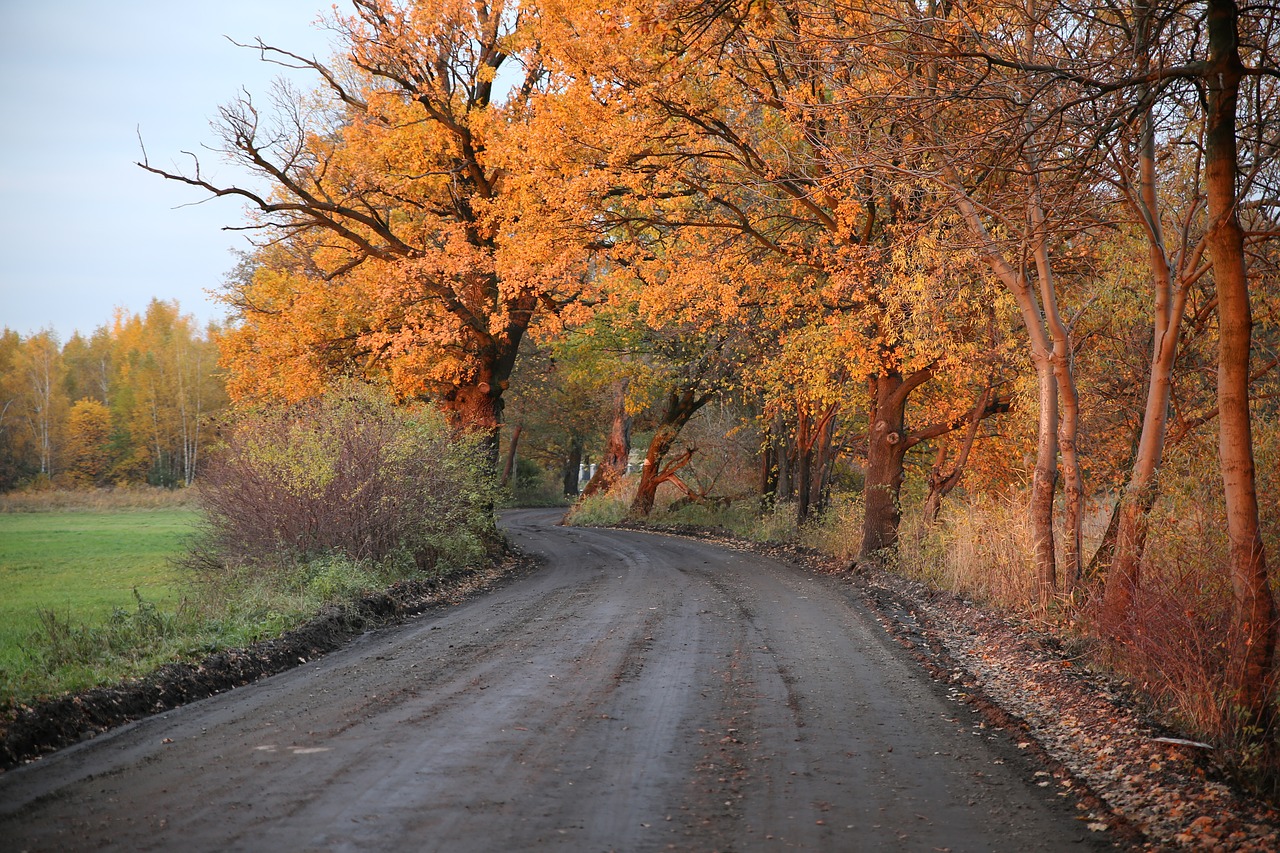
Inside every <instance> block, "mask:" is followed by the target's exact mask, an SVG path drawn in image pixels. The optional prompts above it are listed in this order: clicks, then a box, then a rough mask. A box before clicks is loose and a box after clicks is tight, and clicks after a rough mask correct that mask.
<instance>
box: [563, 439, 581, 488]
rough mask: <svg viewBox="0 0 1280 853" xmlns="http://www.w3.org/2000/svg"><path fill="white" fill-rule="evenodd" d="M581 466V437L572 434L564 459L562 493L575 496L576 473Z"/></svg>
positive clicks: (576, 485) (576, 486)
mask: <svg viewBox="0 0 1280 853" xmlns="http://www.w3.org/2000/svg"><path fill="white" fill-rule="evenodd" d="M581 467H582V439H581V438H578V437H577V436H574V437H573V438H572V439H570V441H569V453H568V455H567V456H566V458H565V461H564V493H565V495H566V496H571V497H572V496H577V494H578V474H579V472H580V469H581Z"/></svg>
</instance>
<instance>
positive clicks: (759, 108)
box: [540, 2, 937, 559]
mask: <svg viewBox="0 0 1280 853" xmlns="http://www.w3.org/2000/svg"><path fill="white" fill-rule="evenodd" d="M802 5H803V4H786V3H781V4H768V5H766V6H760V7H758V8H757V7H755V6H754V5H750V4H741V5H739V4H725V5H718V6H716V7H714V8H712V7H708V6H706V5H705V4H699V3H693V2H691V3H682V4H673V5H669V6H668V7H666V8H665V9H664V10H663V13H662V14H658V13H657V12H656V10H654V9H653V8H651V7H650V6H648V5H647V4H642V3H641V4H615V5H614V6H611V7H610V8H609V9H608V10H591V9H582V8H581V7H578V6H576V5H573V4H567V3H556V2H548V3H546V4H544V5H543V6H542V17H541V22H542V29H541V30H540V34H541V35H542V37H543V42H544V44H545V45H546V52H547V55H548V56H549V57H552V56H553V57H554V58H555V60H556V61H557V62H559V63H561V64H562V65H563V67H565V68H566V69H567V71H566V74H567V76H568V77H569V78H570V80H571V83H570V84H569V85H567V86H566V87H565V88H564V90H563V91H561V92H558V93H557V97H556V98H555V99H549V100H548V102H547V103H546V104H544V105H543V112H544V113H545V114H547V115H549V116H550V118H549V119H548V120H549V121H551V122H554V123H555V124H556V126H558V127H562V128H564V131H565V132H563V133H561V134H560V136H559V142H558V144H557V145H556V146H554V147H551V148H549V149H548V150H547V151H546V152H545V153H544V158H545V159H546V160H547V161H548V162H546V163H545V164H544V165H542V168H543V169H544V170H545V171H546V172H548V173H549V174H554V175H557V176H558V177H560V178H561V179H562V180H563V181H564V185H565V186H567V187H568V189H567V191H566V193H565V195H566V197H567V198H568V199H569V200H570V201H571V202H573V203H577V204H580V205H581V206H582V207H583V209H584V213H582V214H581V215H580V219H581V222H582V224H583V226H584V227H586V228H588V229H592V231H593V233H594V234H595V236H596V240H595V242H596V243H597V245H600V246H603V247H605V248H606V249H608V250H609V252H610V255H611V258H612V259H613V262H615V263H622V264H626V263H641V262H648V259H649V258H653V259H655V261H656V262H659V263H666V264H667V265H668V267H669V268H670V269H671V270H672V272H671V274H670V275H666V276H664V277H662V278H661V279H656V278H653V279H652V281H653V282H654V285H653V286H654V287H655V288H656V289H657V290H660V291H661V292H666V293H670V294H672V298H679V299H700V301H701V304H702V305H703V306H704V307H707V308H708V310H709V313H710V314H711V315H715V314H717V313H720V314H726V313H731V312H732V310H733V309H741V311H740V313H739V315H738V320H739V321H742V320H744V319H745V321H746V322H747V323H749V324H750V325H751V326H752V327H753V328H754V329H755V330H757V331H759V330H760V329H761V327H762V326H772V327H774V328H782V327H785V326H786V325H788V324H789V323H793V322H794V323H797V324H798V325H804V324H805V323H806V322H807V321H808V319H809V318H810V317H811V316H813V315H814V314H817V315H822V314H826V313H841V312H848V311H854V312H858V313H859V316H860V318H861V319H862V320H863V321H866V322H870V328H868V329H866V330H864V331H863V332H862V334H861V336H860V341H861V342H862V343H865V347H864V349H863V350H862V351H863V352H866V353H873V354H874V356H873V357H872V358H866V359H862V361H863V363H864V364H869V365H871V367H870V370H869V373H868V376H869V378H870V380H871V381H872V382H873V383H875V385H876V387H875V388H873V391H872V393H871V394H870V395H869V396H870V403H871V405H872V406H873V407H875V408H876V410H875V411H873V412H872V413H871V416H870V417H871V423H872V425H873V426H874V427H876V429H873V430H872V437H871V439H870V440H869V441H868V444H867V447H868V457H869V458H868V471H869V472H870V477H869V480H868V495H869V496H873V497H871V498H870V500H869V501H868V506H867V515H868V522H867V528H866V531H867V535H865V536H864V557H865V558H868V559H870V558H871V557H872V555H875V554H878V553H879V552H880V551H882V550H883V549H886V548H891V547H892V546H893V543H894V537H895V535H896V528H897V518H898V512H899V510H898V503H899V501H898V490H899V489H900V486H901V480H902V471H901V468H900V464H901V462H902V456H901V454H899V453H897V452H896V451H895V450H894V447H893V442H894V441H895V440H896V439H897V438H899V437H900V433H899V431H897V430H894V429H892V428H891V426H890V425H891V424H895V423H897V422H898V421H900V420H901V419H902V416H903V413H904V412H905V406H906V405H907V402H908V400H909V399H910V397H911V394H912V393H913V392H915V391H916V390H917V389H918V388H919V387H920V386H921V385H922V384H924V383H926V382H928V381H929V380H930V379H932V378H933V377H934V376H935V371H936V369H937V365H936V364H934V362H933V359H932V358H931V357H928V356H924V355H923V354H922V352H923V351H920V352H916V351H912V346H913V344H914V343H915V339H914V338H911V337H910V336H906V337H904V336H900V335H899V334H898V333H897V331H896V329H897V328H899V327H900V326H901V325H902V317H901V316H900V315H899V314H897V313H896V312H897V311H898V308H899V306H900V300H898V299H896V298H895V297H894V296H892V294H893V293H894V292H895V290H896V282H895V281H894V280H893V277H892V275H891V274H890V273H889V272H888V271H887V270H888V269H889V265H888V264H887V263H886V262H885V261H886V258H887V257H888V253H889V252H890V247H891V244H892V243H893V239H894V238H893V237H892V236H891V235H892V234H894V233H895V232H896V233H897V234H899V235H905V234H907V233H910V232H911V230H912V228H913V227H914V226H915V225H917V224H919V223H924V222H928V221H930V220H931V219H932V218H933V215H934V213H933V212H934V209H935V207H936V205H934V204H933V200H932V199H930V198H929V197H928V196H927V195H926V194H922V193H920V192H917V191H914V190H913V191H907V192H902V193H898V192H895V191H894V190H893V188H892V187H890V186H888V185H885V184H883V183H878V182H877V181H876V180H874V175H873V173H871V172H870V171H868V170H865V169H861V168H858V167H853V166H850V162H851V158H850V157H847V156H843V152H845V151H847V150H848V149H849V148H850V146H851V145H853V144H854V142H855V141H858V140H860V139H861V138H862V137H863V136H864V135H865V134H867V133H878V132H892V131H891V128H892V126H893V124H894V118H893V117H892V116H889V115H885V114H884V113H883V112H879V113H878V112H875V111H862V112H858V113H857V114H856V115H851V116H847V117H835V118H833V115H834V113H832V112H830V111H828V112H827V113H826V114H821V113H820V111H819V110H818V109H816V107H817V106H818V105H822V106H826V107H829V106H830V105H831V104H832V103H833V102H834V101H835V100H837V99H838V95H837V94H836V89H837V87H838V86H840V85H844V84H845V83H846V82H848V79H849V78H848V76H847V75H845V76H843V77H841V75H840V74H839V73H836V72H835V71H834V70H833V69H836V68H837V67H840V66H842V59H841V57H842V56H843V54H842V52H841V49H840V44H841V43H840V42H839V41H838V40H837V39H835V38H833V36H832V28H837V29H838V28H839V27H840V26H842V23H841V21H840V20H839V19H838V17H833V16H829V15H828V16H825V17H824V16H821V15H814V16H806V15H804V14H800V11H801V9H800V7H801V6H802ZM805 9H806V10H807V9H808V7H807V6H806V7H805ZM810 107H815V109H810ZM557 111H560V112H557ZM567 115H572V116H573V121H572V122H570V121H568V120H567V119H566V116H567ZM603 140H607V144H602V141H603ZM676 255H679V257H680V258H681V263H674V262H672V258H673V257H674V256H676ZM730 282H731V283H732V284H729V285H727V284H726V283H730ZM810 312H812V313H810ZM925 349H927V347H926V348H925ZM798 378H799V379H801V381H803V377H798ZM879 385H884V386H885V388H884V389H879V387H878V386H879ZM890 389H892V390H890ZM881 390H883V391H884V393H880V391H881ZM880 407H887V408H883V409H881V408H880Z"/></svg>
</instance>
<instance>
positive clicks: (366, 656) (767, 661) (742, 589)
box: [0, 510, 1109, 851]
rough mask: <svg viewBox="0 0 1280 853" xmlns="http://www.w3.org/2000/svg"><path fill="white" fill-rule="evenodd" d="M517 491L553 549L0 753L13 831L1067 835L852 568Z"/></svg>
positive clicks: (301, 836) (534, 837) (376, 840)
mask: <svg viewBox="0 0 1280 853" xmlns="http://www.w3.org/2000/svg"><path fill="white" fill-rule="evenodd" d="M557 518H558V513H556V512H555V511H545V510H527V511H520V512H515V513H511V514H508V515H507V516H506V522H505V523H506V527H507V529H508V531H509V535H510V537H511V539H512V541H513V542H514V544H516V545H517V546H518V547H520V548H522V549H523V550H525V551H526V552H529V553H531V554H535V555H538V556H540V557H541V558H542V559H543V562H544V564H543V567H542V568H541V569H539V570H538V571H535V572H532V573H530V574H527V575H525V576H523V577H521V578H519V579H518V580H516V581H514V582H512V583H509V584H505V585H503V586H501V587H500V588H498V589H497V590H495V591H494V592H492V593H490V594H488V595H486V596H483V597H480V598H476V599H473V600H471V601H469V602H467V603H465V604H463V605H461V606H458V607H456V608H453V609H449V610H446V611H437V612H432V613H428V614H425V615H423V616H421V617H418V618H416V619H412V620H410V621H408V622H407V623H405V624H402V625H399V626H395V627H391V628H386V629H382V630H378V631H375V632H372V633H369V634H366V635H364V636H362V637H360V638H359V639H357V640H356V641H355V642H354V643H352V644H351V645H349V646H348V647H346V648H344V649H343V650H341V651H339V652H336V653H333V654H331V655H328V656H326V657H324V658H322V659H319V660H317V661H313V662H310V663H307V664H305V665H303V666H300V667H298V668H297V669H294V670H291V671H289V672H285V673H282V674H280V675H276V676H273V677H272V678H269V679H266V680H264V681H262V682H259V683H257V684H255V685H252V686H249V687H245V688H241V689H237V690H234V691H231V692H229V693H225V694H221V695H218V696H215V697H212V698H210V699H206V700H203V701H200V702H197V703H195V704H192V705H189V706H186V707H184V708H181V709H178V710H175V711H170V712H167V713H164V714H162V715H159V716H156V717H152V718H149V719H147V720H144V721H141V722H139V723H136V724H133V725H130V726H128V727H125V728H122V729H119V730H117V731H114V732H112V733H109V734H107V735H103V736H101V737H98V738H95V739H93V740H90V741H87V742H85V743H82V744H79V745H77V746H74V747H71V748H69V749H66V750H63V751H61V752H59V753H56V754H54V755H52V756H50V757H48V758H45V759H43V760H41V761H39V762H37V763H35V764H31V765H28V766H26V767H23V768H20V769H18V770H14V771H11V772H9V773H6V774H4V775H3V776H0V839H4V842H3V846H4V849H6V850H9V849H12V850H82V849H99V848H102V847H108V848H115V849H129V850H172V849H183V850H402V849H418V850H447V851H494V850H531V849H564V850H598V851H607V850H620V851H623V850H625V851H637V850H667V849H674V850H739V851H748V850H788V849H810V850H833V851H834V850H911V851H916V850H955V851H961V850H973V851H979V850H981V851H988V850H995V851H1000V850H1008V851H1031V850H1050V851H1056V850H1082V849H1100V848H1102V847H1104V846H1106V845H1107V844H1108V843H1109V842H1108V839H1107V838H1106V836H1105V834H1103V833H1091V832H1090V831H1089V830H1088V829H1087V828H1086V827H1085V826H1084V825H1082V823H1081V822H1080V821H1078V820H1076V819H1075V817H1074V816H1075V810H1074V809H1073V808H1072V806H1071V804H1070V803H1068V802H1067V801H1066V800H1065V799H1064V798H1062V797H1058V796H1055V795H1054V794H1053V792H1052V790H1046V789H1044V788H1041V787H1038V786H1037V784H1036V781H1035V776H1034V772H1035V769H1036V768H1034V767H1032V766H1030V765H1029V764H1028V763H1027V762H1025V761H1024V760H1023V757H1022V756H1021V754H1020V753H1019V751H1018V749H1017V748H1016V744H1014V743H1012V742H1011V741H1010V740H1008V739H1007V738H1006V737H1004V736H1003V735H1002V734H1000V733H993V732H992V731H991V730H990V729H987V728H986V727H985V726H984V724H983V721H982V720H981V719H980V718H979V717H978V716H977V715H976V714H974V713H973V712H972V711H971V710H970V709H969V708H968V707H966V706H965V705H963V704H961V703H959V702H956V701H952V700H951V699H949V698H948V695H947V693H946V691H945V687H943V686H939V685H937V684H935V683H933V682H931V681H930V680H929V679H928V678H927V677H925V676H924V675H923V673H922V672H921V670H920V669H919V667H918V666H917V665H915V664H914V663H913V662H911V661H909V660H908V659H906V657H905V656H904V653H903V652H902V650H901V648H899V647H898V646H897V645H896V644H895V643H893V642H892V641H891V640H889V639H888V638H887V636H886V634H885V632H884V631H883V629H882V628H880V626H879V625H877V624H876V621H875V619H874V618H873V617H872V616H871V615H870V614H869V613H867V612H866V611H865V609H864V608H863V606H862V605H861V604H860V603H859V602H858V600H857V597H856V596H855V595H854V594H853V593H852V592H850V590H849V588H848V587H847V586H842V585H840V584H837V583H836V582H835V581H833V580H832V579H830V578H827V577H823V576H820V575H814V574H812V573H807V572H803V571H800V570H798V569H796V568H795V567H792V566H788V565H785V564H782V563H779V562H776V561H774V560H772V559H769V558H767V557H763V556H759V555H756V554H753V553H750V552H746V551H738V550H730V549H727V548H725V547H722V546H719V545H713V544H708V543H704V542H697V541H692V540H688V539H680V538H675V537H669V536H661V535H654V534H646V533H636V532H630V531H616V530H592V529H578V528H563V527H556V526H554V522H555V521H556V520H557Z"/></svg>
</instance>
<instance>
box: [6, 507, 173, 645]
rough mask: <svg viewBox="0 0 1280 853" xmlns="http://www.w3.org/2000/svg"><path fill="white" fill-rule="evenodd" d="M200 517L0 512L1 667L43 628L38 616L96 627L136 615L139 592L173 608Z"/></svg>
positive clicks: (148, 512) (160, 512) (168, 512)
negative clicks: (176, 562) (117, 614)
mask: <svg viewBox="0 0 1280 853" xmlns="http://www.w3.org/2000/svg"><path fill="white" fill-rule="evenodd" d="M197 518H198V514H197V513H196V512H195V511H194V510H190V509H143V510H115V511H90V510H70V511H50V512H18V513H0V668H3V669H8V668H9V667H10V666H11V665H12V664H13V663H15V662H16V660H17V658H18V657H19V656H20V654H21V653H20V650H19V644H20V643H21V642H22V641H23V640H24V639H25V638H26V637H27V636H28V635H30V633H31V632H32V631H34V630H37V629H38V628H39V627H40V615H39V614H40V611H42V610H47V611H53V612H54V613H55V614H57V616H58V617H59V618H60V619H64V620H66V619H70V620H71V621H74V622H83V623H95V622H102V621H105V620H106V619H107V618H108V617H109V616H110V615H111V613H112V611H113V610H115V609H116V608H123V609H126V610H134V609H135V608H136V602H135V600H134V596H133V589H134V588H135V587H136V588H137V590H138V593H139V594H140V595H141V596H142V597H143V598H144V599H145V600H147V601H149V602H154V603H156V604H158V605H160V606H161V607H163V608H165V609H172V608H173V606H175V605H176V603H177V601H178V600H179V599H180V597H181V578H180V571H179V570H178V569H177V568H175V567H174V566H173V565H172V564H171V560H172V559H173V558H175V557H178V556H180V555H181V553H182V550H183V543H184V541H185V539H186V537H187V536H188V535H189V534H190V533H191V532H192V530H193V528H194V526H195V523H196V520H197Z"/></svg>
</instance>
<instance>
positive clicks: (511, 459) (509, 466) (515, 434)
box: [502, 423, 524, 486]
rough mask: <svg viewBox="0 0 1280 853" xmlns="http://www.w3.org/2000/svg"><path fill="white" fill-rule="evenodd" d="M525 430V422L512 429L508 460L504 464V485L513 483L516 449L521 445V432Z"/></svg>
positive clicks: (508, 446)
mask: <svg viewBox="0 0 1280 853" xmlns="http://www.w3.org/2000/svg"><path fill="white" fill-rule="evenodd" d="M522 432H524V424H522V423H520V424H516V426H515V429H513V430H512V431H511V442H510V443H509V444H508V445H507V461H506V463H505V464H503V466H502V485H503V486H506V485H509V484H510V483H511V476H512V474H514V473H515V468H516V449H517V448H518V447H519V446H520V433H522Z"/></svg>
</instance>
